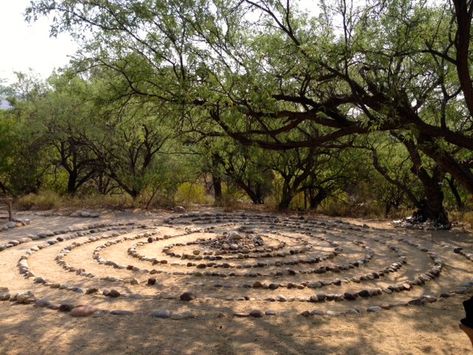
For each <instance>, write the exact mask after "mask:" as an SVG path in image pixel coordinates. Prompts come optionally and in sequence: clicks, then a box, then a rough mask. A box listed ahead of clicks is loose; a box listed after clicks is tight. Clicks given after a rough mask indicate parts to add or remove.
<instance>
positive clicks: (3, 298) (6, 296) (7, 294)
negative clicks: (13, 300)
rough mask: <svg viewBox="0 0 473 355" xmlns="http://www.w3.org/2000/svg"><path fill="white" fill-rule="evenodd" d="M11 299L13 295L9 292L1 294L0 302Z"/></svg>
mask: <svg viewBox="0 0 473 355" xmlns="http://www.w3.org/2000/svg"><path fill="white" fill-rule="evenodd" d="M10 297H11V295H10V293H9V292H0V301H9V300H10Z"/></svg>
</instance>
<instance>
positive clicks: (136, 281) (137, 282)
mask: <svg viewBox="0 0 473 355" xmlns="http://www.w3.org/2000/svg"><path fill="white" fill-rule="evenodd" d="M129 283H130V284H131V285H139V284H140V281H139V280H138V279H134V278H133V279H130V280H129Z"/></svg>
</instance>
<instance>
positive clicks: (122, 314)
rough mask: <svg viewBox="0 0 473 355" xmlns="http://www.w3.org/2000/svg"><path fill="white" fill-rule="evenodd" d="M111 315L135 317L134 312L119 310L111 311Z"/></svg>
mask: <svg viewBox="0 0 473 355" xmlns="http://www.w3.org/2000/svg"><path fill="white" fill-rule="evenodd" d="M110 314H113V315H114V316H131V315H133V312H131V311H124V310H120V309H117V310H113V311H111V312H110Z"/></svg>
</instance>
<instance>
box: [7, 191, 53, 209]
mask: <svg viewBox="0 0 473 355" xmlns="http://www.w3.org/2000/svg"><path fill="white" fill-rule="evenodd" d="M16 205H17V207H18V208H19V209H25V210H29V209H37V210H50V209H53V208H58V207H60V205H61V197H60V196H59V195H58V194H57V193H56V192H53V191H41V192H39V193H38V194H28V195H25V196H23V197H20V198H19V199H18V201H17V202H16Z"/></svg>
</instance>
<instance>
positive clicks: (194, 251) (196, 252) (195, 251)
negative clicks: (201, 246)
mask: <svg viewBox="0 0 473 355" xmlns="http://www.w3.org/2000/svg"><path fill="white" fill-rule="evenodd" d="M192 254H194V255H199V254H200V250H193V251H192Z"/></svg>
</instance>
